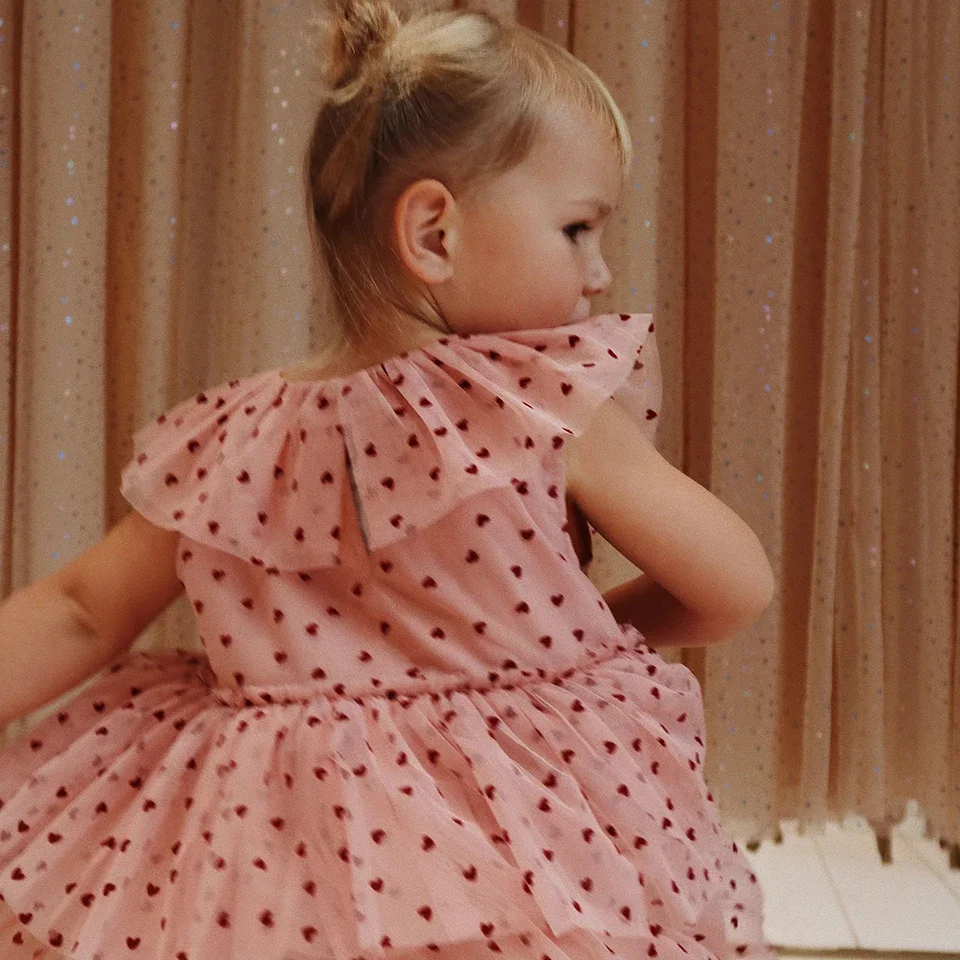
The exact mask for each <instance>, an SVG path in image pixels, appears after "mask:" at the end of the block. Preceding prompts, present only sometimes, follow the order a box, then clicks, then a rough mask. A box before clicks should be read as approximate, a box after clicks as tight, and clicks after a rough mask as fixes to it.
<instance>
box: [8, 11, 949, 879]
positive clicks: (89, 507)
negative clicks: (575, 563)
mask: <svg viewBox="0 0 960 960" xmlns="http://www.w3.org/2000/svg"><path fill="white" fill-rule="evenodd" d="M411 4H414V5H416V4H415V0H410V3H408V4H404V3H401V2H400V0H396V5H397V7H398V8H401V9H402V8H404V7H405V6H408V5H411ZM419 5H420V6H424V5H427V4H426V3H420V4H419ZM430 5H431V6H433V7H435V8H454V7H455V8H457V9H487V10H490V11H491V12H493V13H495V14H497V15H499V16H502V17H505V18H508V19H515V20H517V21H518V22H520V23H523V24H524V25H525V26H528V27H530V28H531V29H534V30H536V31H538V32H540V33H543V34H544V35H545V36H548V37H550V38H551V39H553V40H555V41H556V42H557V43H560V44H561V45H563V46H565V47H567V48H568V49H570V50H571V51H572V52H573V53H574V54H575V55H577V56H578V57H580V58H581V59H582V60H584V61H585V62H586V63H587V64H589V65H590V66H591V67H592V68H593V69H594V70H595V71H596V72H597V73H598V74H599V75H600V76H601V77H602V79H603V80H604V81H605V82H606V83H607V84H608V86H609V87H610V88H611V90H612V92H613V94H614V96H615V98H616V99H617V101H618V103H619V104H620V106H621V108H622V109H623V111H624V113H625V115H626V117H627V121H628V123H629V125H630V128H631V132H632V134H633V137H634V150H635V160H634V176H633V177H632V181H631V182H630V183H629V184H628V189H627V190H626V191H625V192H624V196H623V198H622V202H621V208H620V210H619V211H618V217H617V218H615V219H614V220H613V221H611V223H610V225H609V227H608V230H607V235H606V239H605V241H604V242H605V250H606V253H607V259H608V263H609V265H610V268H611V271H612V272H613V274H614V282H613V285H612V287H611V290H610V291H609V293H608V294H607V296H605V297H604V298H599V299H598V300H597V301H596V302H595V303H594V308H595V311H596V312H598V313H599V312H606V311H610V310H622V311H628V312H647V311H649V312H652V313H653V314H654V315H655V322H656V324H657V334H658V342H659V344H660V352H661V357H662V363H663V371H664V404H663V412H662V420H661V427H660V433H659V447H660V450H661V452H662V453H663V455H664V456H665V457H666V458H667V459H669V460H670V461H671V462H672V463H673V464H674V465H675V466H678V467H680V468H681V469H683V470H684V471H685V472H686V473H688V474H689V475H690V476H691V477H693V478H694V479H695V480H697V481H698V482H700V483H701V484H703V485H704V486H705V487H707V488H708V489H709V490H711V491H712V492H713V493H714V494H715V495H716V496H718V497H719V498H720V499H721V500H723V501H724V502H725V503H726V504H728V505H729V506H730V507H731V508H732V509H734V510H735V511H736V512H737V513H738V514H739V515H740V516H742V517H743V518H744V519H745V520H746V521H747V522H748V523H749V524H750V526H751V527H752V528H753V529H754V530H755V531H756V532H757V534H758V536H759V537H760V539H761V541H762V542H763V543H764V545H765V547H766V549H767V551H768V555H769V557H770V559H771V562H772V564H773V566H774V570H775V572H776V575H777V581H778V593H777V597H776V600H775V602H774V604H773V605H771V607H770V608H769V609H768V611H767V612H766V613H765V614H764V615H763V617H762V618H761V619H760V620H759V621H758V623H757V624H756V625H754V626H753V627H752V628H750V629H749V630H748V631H745V632H744V634H743V635H742V636H741V637H739V638H737V639H736V640H733V641H730V642H728V643H725V644H722V645H719V646H715V647H711V648H692V649H689V650H682V649H674V650H665V651H663V653H664V655H665V657H666V658H667V659H671V660H682V661H683V662H684V663H686V664H687V665H688V666H689V667H690V668H691V669H692V670H693V671H694V672H695V673H696V675H697V677H698V679H699V680H700V682H701V685H702V688H703V691H704V699H705V706H706V715H707V721H708V737H709V740H708V749H707V751H706V770H705V773H706V777H707V780H708V782H709V783H710V786H711V789H712V791H713V794H714V796H715V798H716V800H717V803H718V806H719V809H720V811H721V814H722V816H723V819H724V820H725V822H726V824H727V825H728V827H729V829H730V830H731V832H732V833H733V835H734V836H736V837H738V838H739V839H741V840H743V842H745V843H748V844H750V845H752V846H755V845H756V844H757V843H758V842H759V841H761V840H762V839H764V838H770V837H775V836H776V835H777V832H778V823H779V821H780V819H782V818H790V819H797V820H799V821H800V824H801V826H802V827H807V826H809V827H812V828H816V827H818V826H819V825H821V824H823V823H824V822H825V821H827V820H834V819H840V818H842V817H844V816H846V815H848V814H860V815H862V816H864V817H866V818H867V819H868V820H869V822H870V823H871V824H872V825H873V826H874V827H875V829H876V830H877V833H878V840H879V842H880V845H881V850H882V851H883V852H884V853H885V854H888V853H889V828H890V826H891V824H892V823H893V822H895V821H897V820H899V819H901V817H902V816H903V814H904V807H905V803H906V801H907V800H908V799H916V800H917V801H918V804H919V809H920V812H921V814H922V815H923V816H924V817H925V818H926V821H927V829H928V833H929V834H930V835H931V836H936V837H939V838H941V842H942V844H943V845H945V846H950V847H951V855H952V864H953V866H955V867H957V868H960V657H958V654H957V651H958V639H957V621H958V615H960V612H958V599H957V582H958V560H957V544H958V542H960V525H958V517H957V511H956V508H955V505H956V504H957V502H958V497H960V489H958V476H957V431H958V417H957V393H958V369H957V355H958V346H960V344H958V334H960V175H958V170H960V130H958V118H960V68H958V63H960V60H958V53H957V50H958V47H960V9H958V7H957V5H956V4H944V3H936V2H932V0H904V2H900V3H893V2H892V0H862V2H860V3H858V4H856V5H851V4H833V3H829V2H826V0H793V2H787V0H782V2H780V3H769V2H768V0H764V2H760V0H697V2H696V3H694V2H693V0H684V2H675V3H666V4H664V3H660V4H652V3H650V2H649V0H647V2H639V0H638V2H637V3H633V4H623V3H621V2H619V0H617V2H615V0H590V2H589V3H587V2H585V0H581V2H580V3H576V2H575V0H517V3H516V4H514V3H513V2H512V0H489V2H486V3H481V2H474V0H435V2H433V3H432V4H430ZM0 11H2V14H0V19H2V22H0V37H2V41H3V42H2V43H0V106H2V111H0V112H2V114H3V125H2V126H0V138H2V144H0V147H2V150H3V153H2V156H0V215H2V218H3V219H2V224H0V230H2V232H3V252H4V253H5V254H6V256H5V257H4V258H3V259H2V261H0V263H2V269H3V270H4V279H5V282H4V283H3V285H2V290H3V292H2V296H3V297H4V298H5V303H4V305H3V306H4V308H5V309H4V316H3V317H2V318H0V375H2V377H3V378H4V384H5V389H4V390H3V391H2V392H0V417H2V418H3V424H2V428H0V429H2V436H0V456H2V462H3V464H4V467H5V469H4V471H3V474H2V483H3V485H4V488H3V491H2V492H3V498H2V503H3V506H2V510H0V525H2V530H3V534H4V544H5V548H4V550H3V558H2V576H3V585H4V593H5V595H6V594H9V592H10V591H11V590H14V589H17V588H19V587H22V586H24V585H26V584H27V583H30V582H33V581H35V580H37V579H39V578H41V577H43V576H45V575H47V574H49V573H51V572H53V571H54V570H56V569H58V568H60V567H61V566H62V565H63V564H65V563H68V562H69V561H70V560H71V559H73V558H74V557H75V556H77V555H78V554H79V553H81V552H82V551H83V550H84V549H86V548H87V547H89V546H90V545H92V544H93V543H94V542H96V541H97V540H98V539H100V538H101V537H102V536H103V535H104V534H105V533H106V532H107V530H109V529H110V527H112V526H113V525H114V524H115V523H116V522H117V521H118V520H119V519H121V517H122V516H123V515H124V514H125V512H126V510H127V509H128V507H127V506H126V504H125V502H124V501H123V499H122V498H121V497H120V494H119V490H118V483H119V471H120V468H121V467H122V465H123V464H124V463H125V462H126V461H127V459H128V458H129V456H130V454H131V435H132V432H133V430H134V429H135V428H136V427H137V426H139V425H140V424H142V423H143V422H145V421H146V420H147V419H148V418H149V417H151V416H155V415H156V414H157V413H158V412H160V411H161V410H163V409H165V408H167V407H169V406H171V405H172V404H173V403H175V402H177V401H179V400H181V399H183V398H185V397H187V396H189V395H190V394H191V393H194V392H197V391H199V390H201V389H202V388H204V387H205V386H208V385H210V384H212V383H218V382H222V381H224V380H227V379H229V378H231V377H234V376H246V375H249V374H252V373H254V372H256V371H258V370H262V369H266V368H268V367H274V366H280V365H292V364H293V363H294V362H295V361H296V360H297V359H299V358H301V357H304V356H307V355H309V354H310V353H311V352H313V351H314V350H315V349H317V347H318V345H319V344H320V342H321V341H322V339H323V329H324V328H323V323H324V316H325V313H326V312H327V309H328V301H327V292H326V287H325V284H324V281H323V278H322V277H321V276H319V275H318V274H317V271H316V267H315V265H313V264H311V259H310V257H311V251H310V245H309V234H308V231H307V225H306V223H305V221H304V202H303V197H302V184H301V182H300V158H301V151H302V149H303V146H304V142H305V137H306V135H307V132H308V129H309V124H310V121H311V120H312V117H313V113H314V110H315V109H316V98H315V93H314V90H313V88H312V86H311V83H310V79H311V76H312V64H310V63H309V62H308V56H309V51H308V48H307V47H306V45H305V44H304V43H303V37H302V35H301V33H300V31H301V28H302V25H303V22H304V20H305V18H306V17H307V16H308V14H309V10H308V7H307V5H305V4H287V5H279V4H278V5H274V6H269V5H268V6H264V5H260V4H257V3H254V2H252V0H242V2H240V3H237V4H233V5H222V4H216V5H207V4H191V3H188V2H186V0H181V2H167V3H164V4H160V5H159V6H157V5H153V6H151V7H149V8H147V7H146V6H139V5H127V4H124V5H123V6H121V5H120V4H119V3H118V2H114V3H112V4H101V5H99V6H94V7H90V6H89V5H82V4H78V3H72V2H69V0H66V2H63V3H61V4H58V5H56V6H48V5H47V4H42V3H40V2H39V0H24V2H21V3H14V2H12V0H7V2H5V3H0ZM594 537H595V543H594V554H595V560H594V563H593V566H592V568H591V575H592V577H593V579H594V580H595V582H596V583H597V585H598V587H600V588H601V589H607V588H608V587H610V586H613V585H615V584H616V583H619V582H621V581H623V580H625V579H627V578H628V577H631V576H634V575H635V574H636V573H637V571H636V570H635V569H634V568H633V567H632V566H631V565H630V564H629V563H628V562H627V561H626V560H625V559H624V558H623V557H621V556H620V555H619V554H617V553H616V552H615V551H614V550H613V549H612V548H611V547H610V546H609V545H608V544H606V543H604V542H603V541H602V539H601V538H600V537H599V534H597V533H596V532H595V531H594ZM641 629H642V627H641ZM165 646H166V647H169V646H191V647H195V648H197V649H200V646H199V641H198V637H197V635H196V624H195V622H194V618H193V615H192V610H191V608H190V606H189V604H188V602H187V601H186V599H185V598H181V599H180V600H178V601H177V602H176V603H175V604H174V605H173V606H171V607H170V608H169V609H168V610H167V611H165V613H164V614H163V615H162V616H161V617H160V618H158V620H157V621H155V622H154V624H152V625H151V627H150V628H149V629H148V630H147V631H145V632H144V635H143V636H142V637H141V638H140V639H139V640H138V641H137V643H136V645H135V647H134V649H144V648H150V647H165ZM69 696H72V694H70V695H67V697H65V698H63V699H64V700H66V699H68V698H69ZM60 702H63V701H59V702H58V703H55V704H51V705H48V706H47V707H46V708H44V709H43V710H41V711H38V713H36V714H34V715H33V716H31V717H27V718H24V719H23V720H21V721H18V722H16V723H14V724H11V725H10V726H9V727H8V728H7V730H6V736H7V737H8V738H12V737H14V736H17V735H19V734H21V733H23V732H24V731H25V730H27V729H29V728H30V727H31V726H32V725H33V723H34V722H36V721H37V720H39V719H40V718H41V717H42V716H45V715H46V714H47V713H48V712H50V711H51V710H55V709H57V708H58V706H59V703H60Z"/></svg>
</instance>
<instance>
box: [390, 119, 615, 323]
mask: <svg viewBox="0 0 960 960" xmlns="http://www.w3.org/2000/svg"><path fill="white" fill-rule="evenodd" d="M620 188H621V175H620V167H619V164H618V162H617V156H616V152H615V150H614V147H613V145H612V144H611V143H610V140H609V137H608V136H606V135H605V134H604V133H603V132H602V131H601V130H600V129H599V128H598V127H597V126H596V125H595V122H594V121H593V120H592V118H590V117H588V116H586V115H584V114H580V113H574V112H573V111H572V110H571V109H567V108H563V109H558V110H557V111H556V113H555V115H554V116H553V117H552V118H551V119H550V121H549V123H548V125H547V128H546V130H545V132H544V134H543V135H542V136H541V138H540V140H539V141H538V142H537V143H536V145H535V146H534V148H533V150H532V151H531V152H530V154H529V155H528V156H527V158H526V159H525V160H524V162H523V163H522V164H520V165H519V166H517V167H515V168H514V169H512V170H510V171H508V172H507V173H505V174H503V175H502V176H500V177H499V178H497V180H495V181H494V182H493V183H491V184H490V185H489V186H486V187H484V188H483V189H481V190H479V191H477V192H476V193H474V194H473V195H470V196H465V197H463V198H461V199H460V200H456V199H454V198H453V197H452V196H451V195H450V194H449V192H447V191H446V188H445V187H443V185H442V184H439V183H438V182H437V181H420V183H419V184H418V185H417V188H416V189H415V190H414V191H412V193H411V196H410V198H409V202H408V203H407V204H406V205H401V207H400V210H399V211H398V228H399V230H400V236H401V238H404V237H405V239H406V243H407V245H406V247H404V244H403V239H401V249H403V250H404V253H403V256H404V259H405V261H406V262H407V265H408V266H409V267H411V268H412V270H413V272H414V273H416V274H418V276H419V278H420V279H421V281H426V283H427V284H429V287H430V294H429V300H433V301H435V304H434V306H437V305H438V306H439V308H440V310H441V312H442V314H443V317H444V318H445V319H446V321H447V323H448V324H449V326H450V327H451V328H452V329H453V331H454V332H456V333H458V334H464V333H495V332H498V331H509V330H521V329H543V328H548V327H555V326H558V325H562V324H566V323H571V322H574V321H577V320H581V319H585V318H586V317H588V316H590V315H591V304H590V298H591V297H592V296H595V295H597V294H599V293H602V292H604V291H605V290H606V289H607V288H608V286H609V284H610V280H611V276H610V271H609V270H608V269H607V265H606V263H605V262H604V258H603V254H602V253H601V251H600V238H601V236H602V231H603V228H604V226H605V225H606V223H607V221H608V220H609V217H610V215H611V213H612V212H613V210H615V209H616V206H617V203H618V201H619V195H620ZM404 217H406V219H404ZM429 300H428V301H427V302H429Z"/></svg>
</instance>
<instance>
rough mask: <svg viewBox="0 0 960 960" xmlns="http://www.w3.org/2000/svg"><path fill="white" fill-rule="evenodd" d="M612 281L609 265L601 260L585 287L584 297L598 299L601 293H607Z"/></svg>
mask: <svg viewBox="0 0 960 960" xmlns="http://www.w3.org/2000/svg"><path fill="white" fill-rule="evenodd" d="M612 279H613V278H612V277H611V275H610V271H609V270H608V269H607V264H606V263H605V262H604V261H603V260H600V262H599V263H598V264H597V265H596V266H595V267H594V269H593V270H592V271H591V273H590V274H589V276H588V278H587V281H586V283H584V285H583V295H584V296H585V297H596V296H599V295H600V294H601V293H605V292H606V290H607V288H608V287H609V286H610V281H611V280H612Z"/></svg>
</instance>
